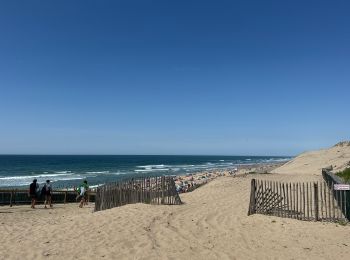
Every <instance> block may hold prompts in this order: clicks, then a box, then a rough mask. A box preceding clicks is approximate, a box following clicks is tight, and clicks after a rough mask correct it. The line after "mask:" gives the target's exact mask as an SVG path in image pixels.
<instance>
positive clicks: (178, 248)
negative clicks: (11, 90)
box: [0, 174, 350, 259]
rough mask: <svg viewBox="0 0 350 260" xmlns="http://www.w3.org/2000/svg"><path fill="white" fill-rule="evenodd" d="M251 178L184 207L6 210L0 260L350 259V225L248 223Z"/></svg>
mask: <svg viewBox="0 0 350 260" xmlns="http://www.w3.org/2000/svg"><path fill="white" fill-rule="evenodd" d="M258 177H259V178H268V179H274V180H280V179H281V178H283V180H285V181H293V180H294V181H296V180H298V178H299V180H300V177H301V176H299V177H298V176H288V175H287V176H286V175H284V176H283V175H275V174H271V175H266V174H265V175H258ZM250 178H251V177H250V176H246V177H236V178H233V177H219V178H217V179H216V180H214V181H212V182H210V183H209V184H207V185H205V186H203V187H201V188H199V189H197V190H195V191H194V192H192V193H186V194H182V195H181V197H182V200H183V201H184V204H183V205H180V206H153V205H145V204H133V205H127V206H123V207H119V208H114V209H111V210H106V211H101V212H96V213H93V212H92V205H90V206H89V207H88V208H84V209H79V208H78V207H77V205H75V204H67V205H55V208H54V209H53V210H44V209H37V210H30V209H29V208H28V206H20V207H13V208H9V207H1V208H0V234H1V236H0V252H1V254H0V259H44V258H45V259H258V258H259V259H334V258H337V259H348V256H349V248H350V236H349V231H350V227H349V226H341V225H337V224H332V223H321V222H318V223H314V222H303V221H297V220H293V219H282V218H277V217H267V216H263V215H252V216H249V217H248V216H247V210H248V201H249V199H248V198H249V183H250ZM311 178H314V179H315V180H318V178H319V177H317V176H314V177H313V176H309V179H311Z"/></svg>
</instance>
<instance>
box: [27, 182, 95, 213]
mask: <svg viewBox="0 0 350 260" xmlns="http://www.w3.org/2000/svg"><path fill="white" fill-rule="evenodd" d="M74 190H75V191H76V192H77V197H76V201H80V203H79V207H80V208H82V207H83V206H84V205H87V204H88V200H87V194H88V190H89V185H88V183H87V180H84V181H83V182H82V183H81V184H80V185H79V187H78V188H77V189H74ZM28 196H29V197H30V198H31V208H32V209H35V205H36V203H37V201H38V199H40V198H45V200H44V208H45V209H47V205H48V206H49V207H50V208H52V207H53V205H52V185H51V181H50V180H46V182H45V184H44V186H43V187H42V188H41V189H40V186H39V183H38V180H37V179H34V180H33V182H32V183H31V184H30V185H29V191H28Z"/></svg>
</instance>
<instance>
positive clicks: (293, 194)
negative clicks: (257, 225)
mask: <svg viewBox="0 0 350 260" xmlns="http://www.w3.org/2000/svg"><path fill="white" fill-rule="evenodd" d="M336 196H337V198H339V200H337V199H336ZM349 199H350V198H349V195H347V194H346V192H344V191H337V192H336V191H334V190H333V188H332V189H329V188H328V186H327V184H326V183H323V182H322V183H319V182H307V183H281V182H274V181H262V180H256V179H252V181H251V194H250V204H249V211H248V215H251V214H255V213H259V214H265V215H273V216H278V217H284V218H294V219H299V220H308V221H312V220H313V221H346V216H345V215H344V214H343V212H346V210H348V209H347V208H346V207H347V205H348V204H347V203H348V200H349ZM339 202H340V203H339Z"/></svg>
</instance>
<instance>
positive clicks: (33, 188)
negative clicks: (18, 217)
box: [28, 179, 39, 209]
mask: <svg viewBox="0 0 350 260" xmlns="http://www.w3.org/2000/svg"><path fill="white" fill-rule="evenodd" d="M38 192H39V184H38V183H37V179H34V180H33V182H32V183H31V184H30V185H29V192H28V195H29V197H30V198H31V200H32V202H31V208H32V209H35V203H36V200H37V199H38Z"/></svg>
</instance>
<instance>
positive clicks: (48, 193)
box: [41, 180, 52, 209]
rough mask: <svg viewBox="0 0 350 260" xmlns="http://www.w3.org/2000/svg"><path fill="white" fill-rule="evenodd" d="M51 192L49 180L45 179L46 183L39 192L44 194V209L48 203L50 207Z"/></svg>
mask: <svg viewBox="0 0 350 260" xmlns="http://www.w3.org/2000/svg"><path fill="white" fill-rule="evenodd" d="M51 193H52V186H51V184H50V180H47V181H46V184H45V185H44V187H43V188H42V190H41V194H42V195H45V203H44V205H45V209H47V207H46V205H47V204H49V206H50V208H52V197H51Z"/></svg>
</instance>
